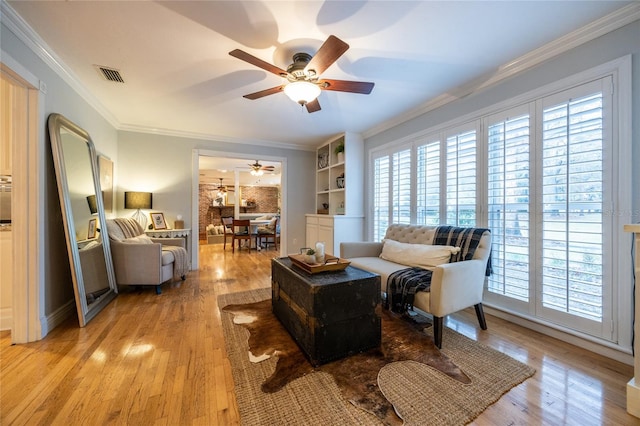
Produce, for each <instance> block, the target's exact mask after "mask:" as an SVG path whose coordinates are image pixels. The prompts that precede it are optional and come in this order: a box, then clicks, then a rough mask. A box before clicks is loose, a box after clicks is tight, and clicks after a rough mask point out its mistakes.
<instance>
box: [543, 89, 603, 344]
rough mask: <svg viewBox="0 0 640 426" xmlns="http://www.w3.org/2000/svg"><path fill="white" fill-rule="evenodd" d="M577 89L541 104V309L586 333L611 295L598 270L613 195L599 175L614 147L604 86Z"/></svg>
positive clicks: (597, 320)
mask: <svg viewBox="0 0 640 426" xmlns="http://www.w3.org/2000/svg"><path fill="white" fill-rule="evenodd" d="M579 89H580V90H577V89H574V90H572V91H569V92H568V93H566V95H565V96H564V98H563V97H562V96H558V95H556V96H553V97H550V98H549V99H545V100H543V102H542V112H541V114H542V117H541V120H542V147H541V154H542V156H541V158H542V165H541V178H542V183H541V193H542V206H541V213H542V236H541V240H542V253H541V269H540V271H541V272H540V284H541V289H540V291H541V300H540V301H539V302H540V308H541V309H540V310H541V314H542V315H543V316H546V317H548V318H550V319H552V320H554V321H558V319H559V318H563V317H565V316H571V317H572V318H576V319H574V320H572V321H571V324H575V328H577V329H580V330H585V331H589V329H590V328H595V329H599V328H602V327H601V326H599V324H601V323H602V322H603V313H604V312H603V309H604V300H605V299H604V298H603V297H604V294H605V293H607V292H610V287H611V278H610V277H608V276H606V274H605V270H604V268H603V265H605V264H611V263H610V259H609V261H608V262H605V258H604V252H605V249H604V247H605V244H607V243H608V241H606V240H605V235H604V232H603V228H604V227H605V226H607V227H608V219H606V218H605V216H604V214H603V211H604V206H605V203H607V205H609V203H610V201H609V200H610V194H611V193H612V192H613V185H612V184H611V179H608V178H605V174H604V171H605V167H606V168H607V169H611V167H610V166H608V165H607V163H606V161H607V159H609V161H610V158H611V156H610V155H606V153H607V152H608V151H609V150H610V148H608V147H610V146H611V143H612V141H611V140H610V137H608V135H606V134H605V131H604V129H605V127H608V128H610V126H607V125H606V123H605V121H607V120H609V119H610V114H605V110H606V106H605V103H606V100H605V97H604V95H603V91H602V82H600V81H598V82H595V83H593V84H589V85H585V86H584V87H582V88H579ZM605 194H609V195H605ZM606 251H607V252H609V253H610V252H611V250H610V249H609V250H606ZM590 324H591V326H590ZM594 326H595V327H594ZM607 332H610V331H609V330H608V329H607V330H605V334H606V333H607Z"/></svg>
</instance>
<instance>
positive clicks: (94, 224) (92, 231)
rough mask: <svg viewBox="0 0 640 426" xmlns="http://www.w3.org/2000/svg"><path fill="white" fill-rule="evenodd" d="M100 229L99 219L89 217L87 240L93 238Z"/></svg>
mask: <svg viewBox="0 0 640 426" xmlns="http://www.w3.org/2000/svg"><path fill="white" fill-rule="evenodd" d="M97 229H98V220H97V219H89V231H88V232H87V240H93V239H94V238H95V237H96V232H97Z"/></svg>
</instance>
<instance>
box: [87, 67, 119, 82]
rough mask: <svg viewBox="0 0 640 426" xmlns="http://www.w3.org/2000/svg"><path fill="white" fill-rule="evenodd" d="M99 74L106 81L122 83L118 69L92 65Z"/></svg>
mask: <svg viewBox="0 0 640 426" xmlns="http://www.w3.org/2000/svg"><path fill="white" fill-rule="evenodd" d="M94 67H96V69H97V70H98V72H99V73H100V75H101V76H102V77H103V78H104V79H105V80H108V81H114V82H116V83H124V80H123V78H122V75H120V71H118V70H117V69H114V68H109V67H103V66H102V65H94Z"/></svg>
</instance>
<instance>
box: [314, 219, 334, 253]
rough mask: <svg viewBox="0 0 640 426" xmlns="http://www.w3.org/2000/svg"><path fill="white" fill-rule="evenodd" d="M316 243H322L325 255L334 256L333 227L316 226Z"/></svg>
mask: <svg viewBox="0 0 640 426" xmlns="http://www.w3.org/2000/svg"><path fill="white" fill-rule="evenodd" d="M318 241H322V242H323V243H324V250H325V253H326V254H332V255H334V256H336V252H335V249H334V247H333V227H332V226H331V227H329V226H323V225H318Z"/></svg>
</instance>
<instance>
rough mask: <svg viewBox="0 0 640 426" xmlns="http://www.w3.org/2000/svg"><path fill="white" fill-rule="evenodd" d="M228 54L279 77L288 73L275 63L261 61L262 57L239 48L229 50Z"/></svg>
mask: <svg viewBox="0 0 640 426" xmlns="http://www.w3.org/2000/svg"><path fill="white" fill-rule="evenodd" d="M229 55H231V56H233V57H236V58H238V59H241V60H243V61H245V62H248V63H250V64H251V65H255V66H256V67H258V68H262V69H263V70H265V71H269V72H271V73H274V74H275V75H278V76H280V77H286V76H287V75H288V73H287V72H286V71H285V70H283V69H282V68H278V67H276V66H275V65H272V64H270V63H268V62H265V61H263V60H262V59H259V58H256V57H255V56H253V55H251V54H249V53H247V52H245V51H243V50H240V49H235V50H232V51H231V52H229Z"/></svg>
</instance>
